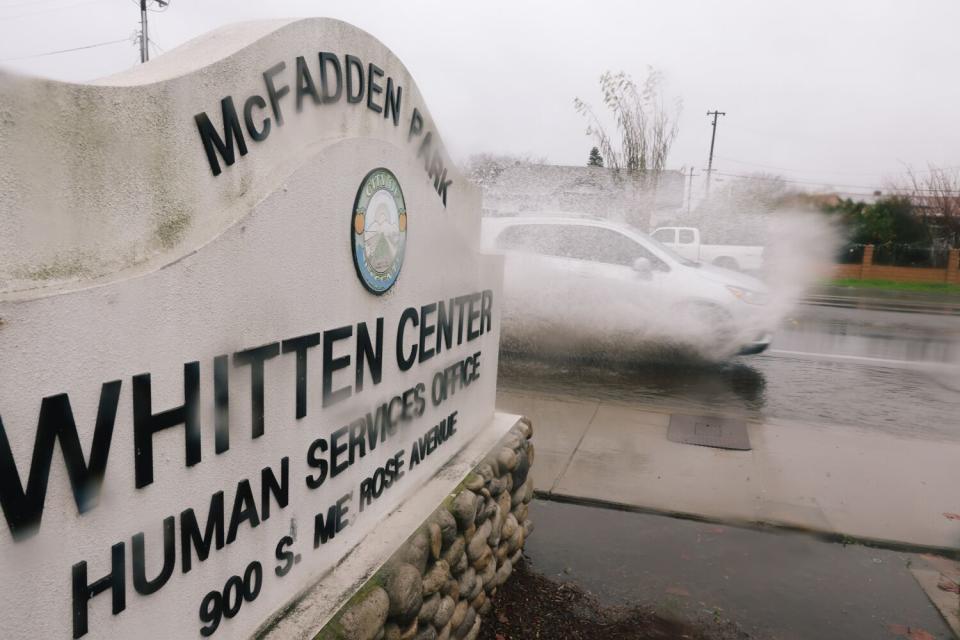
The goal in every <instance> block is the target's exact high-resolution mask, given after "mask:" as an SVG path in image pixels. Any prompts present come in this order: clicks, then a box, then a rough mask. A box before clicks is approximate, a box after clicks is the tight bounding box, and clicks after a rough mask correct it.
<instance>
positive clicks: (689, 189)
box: [687, 167, 693, 216]
mask: <svg viewBox="0 0 960 640" xmlns="http://www.w3.org/2000/svg"><path fill="white" fill-rule="evenodd" d="M691 202H693V167H690V179H689V180H688V181H687V216H689V215H690V203H691Z"/></svg>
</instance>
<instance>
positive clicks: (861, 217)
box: [824, 196, 930, 245]
mask: <svg viewBox="0 0 960 640" xmlns="http://www.w3.org/2000/svg"><path fill="white" fill-rule="evenodd" d="M824 211H825V212H826V213H828V214H831V215H834V216H837V217H838V218H839V219H840V222H841V223H842V224H843V225H844V226H845V227H846V229H847V232H848V241H849V242H853V243H857V244H874V245H881V244H893V243H897V244H911V243H921V242H929V241H930V229H929V228H928V227H927V225H925V224H924V222H923V220H922V219H921V218H920V216H918V215H917V214H916V212H915V211H914V206H913V204H912V203H911V202H910V200H909V199H908V198H904V197H901V196H893V197H889V198H883V199H881V200H878V201H877V202H875V203H873V204H867V203H865V202H854V201H853V200H851V199H849V198H848V199H846V200H841V201H840V202H838V203H837V204H835V205H829V206H825V207H824Z"/></svg>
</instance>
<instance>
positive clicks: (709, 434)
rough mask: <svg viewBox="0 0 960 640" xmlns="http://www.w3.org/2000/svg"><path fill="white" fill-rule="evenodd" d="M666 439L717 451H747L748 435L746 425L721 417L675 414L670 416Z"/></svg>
mask: <svg viewBox="0 0 960 640" xmlns="http://www.w3.org/2000/svg"><path fill="white" fill-rule="evenodd" d="M667 439H668V440H670V441H671V442H679V443H681V444H696V445H700V446H704V447H717V448H719V449H736V450H738V451H749V450H750V449H751V448H752V447H751V446H750V434H749V433H748V432H747V423H746V422H744V421H743V420H738V419H735V418H725V417H723V416H690V415H684V414H679V413H675V414H672V415H671V416H670V426H669V427H668V428H667Z"/></svg>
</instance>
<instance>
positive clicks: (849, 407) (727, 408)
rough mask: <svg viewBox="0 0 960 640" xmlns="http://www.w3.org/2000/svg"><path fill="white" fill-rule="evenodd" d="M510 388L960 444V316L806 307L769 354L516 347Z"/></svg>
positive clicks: (504, 366) (504, 384)
mask: <svg viewBox="0 0 960 640" xmlns="http://www.w3.org/2000/svg"><path fill="white" fill-rule="evenodd" d="M500 389H502V390H511V389H512V390H527V391H538V392H544V393H551V394H557V395H569V396H572V397H578V398H585V399H592V400H603V401H608V402H614V403H626V404H644V405H653V406H657V407H659V408H665V409H680V410H695V411H707V412H715V411H720V412H723V413H726V414H733V415H742V416H744V417H748V418H754V419H765V418H779V419H784V420H790V421H795V422H798V423H801V424H802V423H807V424H811V423H812V424H830V425H840V426H854V427H861V428H865V429H877V430H882V431H885V432H889V433H896V434H901V435H907V436H909V437H916V438H926V439H935V440H950V441H960V420H958V419H957V407H960V318H957V317H955V316H951V315H936V314H919V313H897V312H888V311H869V310H863V309H837V308H831V307H820V306H812V305H805V306H802V307H800V308H799V309H798V311H797V313H795V314H794V315H793V316H792V317H791V318H789V319H788V321H787V322H786V323H785V324H784V326H783V327H782V329H781V330H780V331H779V332H778V333H777V335H776V336H775V337H774V342H773V345H772V347H771V349H770V350H769V351H768V352H767V353H764V354H761V355H758V356H745V357H739V358H734V359H732V360H730V361H728V362H724V363H720V364H717V363H707V362H702V361H695V360H683V359H678V358H671V357H662V358H646V359H643V360H636V361H631V362H616V363H613V362H610V361H608V360H604V361H602V362H600V361H597V362H591V361H589V360H583V359H578V360H570V359H568V358H566V357H564V355H563V354H562V353H559V352H554V353H538V354H537V355H536V356H533V355H531V354H523V353H515V352H506V353H504V354H502V361H501V365H500Z"/></svg>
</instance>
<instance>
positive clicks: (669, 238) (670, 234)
mask: <svg viewBox="0 0 960 640" xmlns="http://www.w3.org/2000/svg"><path fill="white" fill-rule="evenodd" d="M681 237H683V236H682V235H681ZM653 239H654V240H656V241H657V242H663V243H665V244H673V243H675V242H676V241H677V232H676V230H675V229H657V230H656V232H654V234H653ZM681 242H683V241H682V240H681Z"/></svg>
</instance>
